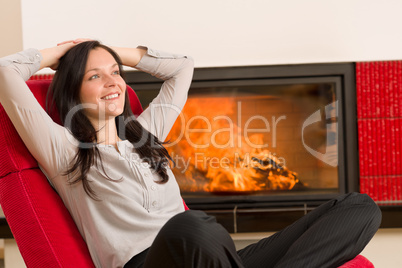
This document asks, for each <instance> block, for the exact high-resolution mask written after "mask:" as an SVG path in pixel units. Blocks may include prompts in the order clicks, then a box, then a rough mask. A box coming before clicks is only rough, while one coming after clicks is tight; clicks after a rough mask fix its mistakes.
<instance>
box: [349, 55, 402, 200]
mask: <svg viewBox="0 0 402 268" xmlns="http://www.w3.org/2000/svg"><path fill="white" fill-rule="evenodd" d="M401 75H402V61H384V62H359V63H356V93H357V118H358V136H359V162H360V191H361V192H363V193H367V194H369V195H370V196H371V197H372V198H373V199H374V200H376V201H379V203H380V204H383V205H387V204H389V205H392V204H399V205H400V204H402V201H401V200H402V167H401V165H402V161H401V152H402V141H401V126H402V105H401V104H402V77H401ZM398 201H400V202H398Z"/></svg>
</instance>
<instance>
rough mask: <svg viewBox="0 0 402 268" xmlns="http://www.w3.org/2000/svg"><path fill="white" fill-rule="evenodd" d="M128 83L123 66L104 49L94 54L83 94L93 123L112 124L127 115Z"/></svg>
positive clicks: (88, 67)
mask: <svg viewBox="0 0 402 268" xmlns="http://www.w3.org/2000/svg"><path fill="white" fill-rule="evenodd" d="M125 91H126V83H125V82H124V80H123V78H122V77H121V76H120V71H119V65H118V64H117V62H116V60H115V59H114V58H113V56H112V55H111V54H110V53H109V52H107V51H106V50H105V49H103V48H96V49H93V50H91V51H90V53H89V56H88V61H87V64H86V67H85V74H84V78H83V81H82V85H81V90H80V100H81V103H82V104H83V105H84V111H85V114H86V116H88V118H89V119H90V121H91V122H99V121H102V120H109V119H110V118H111V117H113V118H114V117H116V116H118V115H120V114H121V113H122V112H123V109H124V101H125V99H124V96H125Z"/></svg>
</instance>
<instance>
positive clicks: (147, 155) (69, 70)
mask: <svg viewBox="0 0 402 268" xmlns="http://www.w3.org/2000/svg"><path fill="white" fill-rule="evenodd" d="M96 48H102V49H105V50H106V51H108V52H109V53H110V54H111V55H112V56H113V57H114V59H115V60H116V62H117V63H118V65H119V70H120V74H122V75H123V74H124V72H123V68H122V62H121V60H120V58H119V56H118V55H117V53H116V52H114V51H113V50H112V49H111V48H109V47H107V46H105V45H102V44H101V43H99V42H98V41H88V42H83V43H80V44H78V45H76V46H75V47H73V48H72V49H70V50H69V51H68V52H67V53H66V54H65V55H64V56H63V57H62V58H61V59H60V63H59V66H58V69H57V72H56V73H55V75H54V78H53V81H52V83H51V85H50V90H49V94H48V96H47V103H48V104H49V105H48V110H51V109H54V107H53V108H52V106H51V105H52V104H53V105H55V106H56V109H57V111H58V113H59V116H60V120H61V122H62V124H63V125H64V126H65V127H66V128H68V129H69V130H70V131H71V133H72V134H73V136H74V137H75V138H76V139H77V140H78V141H79V144H80V146H79V148H78V151H77V154H76V155H75V157H74V158H73V160H72V162H71V164H70V167H69V168H68V170H67V171H66V172H65V175H68V174H72V175H73V176H72V177H73V178H75V179H73V180H70V181H69V182H70V183H71V184H74V183H78V182H80V181H82V185H83V187H84V190H85V192H86V193H87V194H88V195H89V196H90V197H92V198H94V199H98V198H97V195H96V193H95V191H94V190H93V189H92V188H91V186H90V182H89V180H88V179H87V173H88V171H89V169H90V168H91V166H93V165H98V161H97V159H99V160H100V161H99V162H100V164H101V169H102V171H103V172H104V173H105V174H106V172H105V169H104V167H103V164H102V160H101V155H100V153H99V149H98V147H97V146H96V144H97V142H98V141H97V136H96V134H97V130H95V128H94V127H93V126H92V124H91V122H90V121H89V119H88V118H87V116H86V115H85V114H84V111H83V110H82V109H75V110H74V114H73V116H72V117H71V118H68V124H66V117H67V116H68V115H69V112H70V111H71V110H72V109H73V108H77V107H79V105H80V104H81V101H80V89H81V84H82V81H83V78H84V74H85V67H86V63H87V60H88V56H89V53H90V51H91V50H93V49H96ZM123 78H124V77H123ZM115 122H116V127H117V130H118V135H119V137H120V138H121V139H127V140H129V141H130V142H131V143H132V144H133V145H134V147H135V149H136V151H137V153H138V154H139V156H140V158H141V159H142V160H143V161H145V162H147V163H148V164H149V165H150V166H151V168H152V169H154V170H155V171H156V172H157V173H158V174H159V176H160V177H161V180H160V181H158V182H159V183H166V182H167V181H168V179H169V176H168V174H167V165H168V164H169V160H170V161H172V159H171V157H170V155H169V153H168V152H167V150H166V148H165V147H163V143H162V142H161V141H159V140H158V139H157V138H156V137H155V136H154V135H152V134H151V133H150V132H148V131H147V130H146V129H145V128H143V127H142V125H141V124H140V123H139V122H138V121H137V120H135V117H134V115H133V113H132V111H131V107H130V103H129V98H128V93H127V90H126V93H125V105H124V110H123V113H122V114H121V115H120V116H118V117H116V118H115ZM123 122H124V123H123ZM122 124H124V125H123V126H122ZM106 177H107V178H108V179H109V180H113V181H119V180H120V178H118V179H112V178H110V177H109V176H107V174H106Z"/></svg>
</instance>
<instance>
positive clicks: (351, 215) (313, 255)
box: [238, 193, 381, 268]
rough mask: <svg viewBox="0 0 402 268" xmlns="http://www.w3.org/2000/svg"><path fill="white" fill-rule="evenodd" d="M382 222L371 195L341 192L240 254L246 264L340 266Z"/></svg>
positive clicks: (364, 244) (267, 265)
mask: <svg viewBox="0 0 402 268" xmlns="http://www.w3.org/2000/svg"><path fill="white" fill-rule="evenodd" d="M380 223H381V212H380V210H379V208H378V206H377V205H376V204H375V203H374V202H373V200H372V199H371V198H370V197H369V196H367V195H365V194H358V193H352V194H347V195H342V196H339V197H338V198H336V199H334V200H331V201H329V202H327V203H325V204H323V205H321V206H320V207H318V208H316V209H315V210H313V211H311V212H309V213H308V214H307V215H306V216H304V217H303V218H301V219H299V220H298V221H296V222H295V223H293V224H292V225H290V226H288V227H287V228H285V229H284V230H282V231H280V232H278V233H276V234H274V235H273V236H271V237H268V238H266V239H262V240H261V241H259V242H257V243H255V244H253V245H250V246H248V247H246V248H244V249H242V250H240V251H239V252H238V253H239V256H240V257H241V258H242V260H243V264H244V266H245V267H253V268H257V267H264V268H266V267H286V268H290V267H297V268H299V267H338V266H339V265H341V264H343V263H345V262H346V261H348V260H350V259H353V258H354V257H355V256H356V255H358V254H359V253H360V252H361V251H362V250H363V249H364V247H365V246H366V245H367V243H368V242H369V241H370V239H371V238H372V237H373V236H374V234H375V233H376V231H377V229H378V227H379V225H380Z"/></svg>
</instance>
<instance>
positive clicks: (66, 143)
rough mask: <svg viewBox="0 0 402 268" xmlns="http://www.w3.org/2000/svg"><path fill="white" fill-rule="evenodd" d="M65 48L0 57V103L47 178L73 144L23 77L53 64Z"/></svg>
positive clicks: (30, 50) (56, 168)
mask: <svg viewBox="0 0 402 268" xmlns="http://www.w3.org/2000/svg"><path fill="white" fill-rule="evenodd" d="M66 48H67V45H66V46H64V47H62V48H53V49H45V50H42V51H39V50H37V49H28V50H25V51H22V52H20V53H16V54H13V55H10V56H8V57H4V58H1V59H0V102H1V104H2V105H3V107H4V109H5V111H6V113H7V115H8V117H9V118H10V120H11V122H12V123H13V125H14V127H15V128H16V130H17V132H18V134H19V136H20V137H21V138H22V140H23V142H24V143H25V145H26V146H27V148H28V149H29V151H30V152H31V154H32V155H33V156H34V157H35V159H36V160H37V161H38V162H39V164H40V165H41V167H42V168H43V170H44V171H45V173H46V175H47V176H48V178H51V177H53V176H54V175H55V173H56V172H57V171H58V169H59V168H60V167H62V166H63V165H64V164H65V161H64V160H66V157H67V155H68V154H67V153H66V152H67V151H66V150H68V149H72V148H75V147H74V145H73V144H72V143H71V142H70V141H71V140H72V139H71V137H70V139H69V138H67V135H68V133H67V132H66V131H65V129H64V128H63V127H62V126H60V125H58V124H56V123H54V122H53V120H52V119H51V118H50V117H49V116H48V114H47V113H46V112H45V111H44V110H43V108H42V107H41V106H40V104H39V103H38V102H37V100H36V98H35V97H34V96H33V94H32V92H31V90H30V89H29V88H28V86H27V85H26V83H25V80H28V79H29V77H30V76H31V75H33V74H34V73H35V72H36V71H38V70H39V69H40V68H44V67H55V66H57V63H58V59H59V58H60V57H61V56H60V53H61V52H62V51H63V50H64V51H67V50H66ZM42 52H43V54H42ZM64 53H65V52H64ZM63 55H64V54H63ZM70 136H71V135H70ZM70 145H71V146H70Z"/></svg>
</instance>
